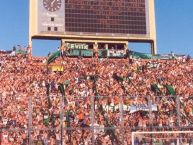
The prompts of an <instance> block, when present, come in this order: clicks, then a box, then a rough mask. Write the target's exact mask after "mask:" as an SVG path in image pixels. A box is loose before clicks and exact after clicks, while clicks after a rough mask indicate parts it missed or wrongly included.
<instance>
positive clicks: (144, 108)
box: [103, 104, 157, 113]
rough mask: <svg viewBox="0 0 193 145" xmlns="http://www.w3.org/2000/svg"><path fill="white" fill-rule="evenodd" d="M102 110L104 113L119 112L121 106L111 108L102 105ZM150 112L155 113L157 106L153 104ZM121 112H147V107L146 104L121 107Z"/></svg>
mask: <svg viewBox="0 0 193 145" xmlns="http://www.w3.org/2000/svg"><path fill="white" fill-rule="evenodd" d="M103 109H104V110H105V111H106V112H109V111H111V112H114V111H115V110H119V111H120V110H121V104H119V105H115V106H111V105H104V106H103ZM151 110H152V111H157V105H156V104H153V105H152V106H151ZM123 111H128V112H129V113H135V112H137V111H146V112H147V111H149V106H148V105H147V104H136V105H131V106H130V105H123Z"/></svg>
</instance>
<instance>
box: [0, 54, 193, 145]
mask: <svg viewBox="0 0 193 145" xmlns="http://www.w3.org/2000/svg"><path fill="white" fill-rule="evenodd" d="M46 59H47V58H45V57H44V58H43V57H42V58H36V57H30V58H29V57H28V56H27V55H16V56H10V55H7V54H1V56H0V81H1V83H0V129H1V130H0V131H1V132H0V142H1V144H2V145H26V144H28V142H29V141H30V139H29V138H31V140H32V142H33V144H40V145H43V144H44V145H46V144H49V145H57V144H61V142H63V144H73V145H78V144H85V145H89V144H92V143H93V142H95V143H96V144H102V145H109V144H124V145H129V144H131V132H132V131H137V130H141V131H158V130H159V131H161V130H162V131H164V130H179V129H182V128H183V127H187V129H186V130H188V129H192V128H191V127H192V123H193V99H192V97H193V61H192V60H191V59H182V60H178V59H172V60H142V59H132V58H123V59H113V58H100V59H99V58H96V57H94V58H82V57H76V58H72V57H63V58H58V59H57V60H56V61H55V62H54V63H53V64H50V65H47V64H46ZM54 65H60V66H63V68H64V70H63V71H52V69H51V67H52V66H54ZM153 85H154V86H155V87H152V86H153ZM166 86H170V88H168V87H166ZM153 105H154V106H155V108H153V107H152V106H153ZM131 106H132V107H133V109H132V107H131ZM179 120H180V121H179ZM92 127H95V130H93V128H92ZM104 127H105V128H104ZM61 128H64V130H63V131H61ZM191 135H192V138H193V134H191ZM187 142H190V139H189V140H187ZM138 144H140V143H138ZM141 144H143V143H142V142H141Z"/></svg>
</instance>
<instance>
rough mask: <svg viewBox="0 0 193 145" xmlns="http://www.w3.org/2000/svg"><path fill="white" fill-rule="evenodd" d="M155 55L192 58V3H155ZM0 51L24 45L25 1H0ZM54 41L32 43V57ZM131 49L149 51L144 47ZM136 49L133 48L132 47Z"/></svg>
mask: <svg viewBox="0 0 193 145" xmlns="http://www.w3.org/2000/svg"><path fill="white" fill-rule="evenodd" d="M155 10H156V30H157V48H158V53H161V54H165V53H170V52H171V51H173V52H175V53H176V54H186V55H187V54H190V55H191V56H193V0H155ZM0 17H1V21H0V49H3V50H10V49H12V47H13V46H14V45H21V46H26V45H27V44H28V0H1V4H0ZM59 43H60V42H58V41H34V42H33V44H34V45H33V47H34V50H33V54H34V55H46V54H47V53H48V52H49V51H54V50H55V49H57V47H58V45H59ZM130 47H131V49H135V50H138V51H141V52H149V50H148V49H147V48H146V47H147V46H146V45H131V46H130ZM133 47H136V48H133Z"/></svg>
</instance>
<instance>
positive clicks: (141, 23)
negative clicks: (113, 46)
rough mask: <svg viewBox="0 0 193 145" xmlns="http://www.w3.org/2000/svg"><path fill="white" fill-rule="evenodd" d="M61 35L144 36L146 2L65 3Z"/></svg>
mask: <svg viewBox="0 0 193 145" xmlns="http://www.w3.org/2000/svg"><path fill="white" fill-rule="evenodd" d="M64 9H65V11H64V13H65V20H64V22H65V32H83V33H114V34H116V33H120V34H139V35H146V34H147V33H148V32H147V20H146V19H147V15H148V14H147V1H146V0H65V6H64Z"/></svg>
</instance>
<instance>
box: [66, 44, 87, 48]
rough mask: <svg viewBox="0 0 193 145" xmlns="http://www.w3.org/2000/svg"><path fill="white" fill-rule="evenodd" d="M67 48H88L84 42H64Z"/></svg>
mask: <svg viewBox="0 0 193 145" xmlns="http://www.w3.org/2000/svg"><path fill="white" fill-rule="evenodd" d="M66 45H67V48H69V49H88V45H87V44H85V43H66Z"/></svg>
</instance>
